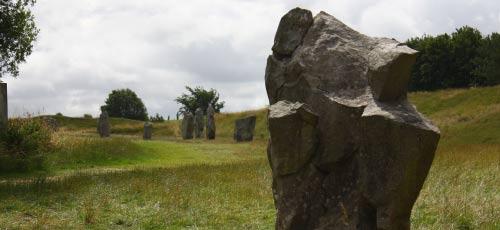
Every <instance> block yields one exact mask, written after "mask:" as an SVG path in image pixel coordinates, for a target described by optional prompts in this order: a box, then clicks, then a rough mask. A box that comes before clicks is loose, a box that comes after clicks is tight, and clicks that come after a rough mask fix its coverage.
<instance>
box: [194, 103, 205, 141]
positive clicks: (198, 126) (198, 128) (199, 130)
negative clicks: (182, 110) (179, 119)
mask: <svg viewBox="0 0 500 230" xmlns="http://www.w3.org/2000/svg"><path fill="white" fill-rule="evenodd" d="M194 114H195V115H194V133H195V137H196V138H202V136H203V128H204V127H203V126H205V124H204V123H205V122H204V121H203V110H202V109H201V108H197V109H196V112H195V113H194Z"/></svg>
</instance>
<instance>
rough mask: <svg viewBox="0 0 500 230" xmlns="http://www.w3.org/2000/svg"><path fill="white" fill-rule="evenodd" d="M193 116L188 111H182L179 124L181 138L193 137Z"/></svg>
mask: <svg viewBox="0 0 500 230" xmlns="http://www.w3.org/2000/svg"><path fill="white" fill-rule="evenodd" d="M193 131H194V118H193V114H192V113H190V112H184V115H183V118H182V125H181V134H182V139H184V140H187V139H193Z"/></svg>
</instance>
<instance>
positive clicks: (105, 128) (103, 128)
mask: <svg viewBox="0 0 500 230" xmlns="http://www.w3.org/2000/svg"><path fill="white" fill-rule="evenodd" d="M110 130H111V125H110V124H109V115H108V112H106V111H103V112H102V113H101V115H100V116H99V124H98V126H97V131H98V132H99V136H101V137H109V134H110Z"/></svg>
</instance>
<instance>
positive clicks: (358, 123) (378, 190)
mask: <svg viewBox="0 0 500 230" xmlns="http://www.w3.org/2000/svg"><path fill="white" fill-rule="evenodd" d="M272 50H273V54H272V55H271V56H269V58H268V59H267V67H266V74H265V81H266V89H267V93H268V97H269V102H270V104H271V106H270V108H269V115H268V123H269V131H270V134H271V138H270V141H269V147H268V157H269V162H270V164H271V168H272V172H273V193H274V199H275V205H276V208H277V219H276V229H300V230H308V229H358V230H361V229H390V230H404V229H409V228H410V222H409V219H410V214H411V209H412V207H413V204H414V203H415V200H416V199H417V197H418V195H419V192H420V190H421V188H422V185H423V183H424V180H425V178H426V176H427V173H428V171H429V168H430V166H431V163H432V160H433V158H434V152H435V150H436V146H437V143H438V141H439V137H440V133H439V130H438V128H437V127H435V126H434V125H433V124H432V123H431V122H430V121H429V120H427V119H426V118H425V117H423V116H422V115H421V114H420V113H418V112H417V111H416V109H415V107H414V106H413V105H411V104H410V103H409V102H408V101H407V97H406V94H407V85H408V79H409V76H410V71H411V67H412V65H413V63H414V62H415V54H416V51H415V50H412V49H410V48H408V47H407V46H406V45H404V44H401V43H399V42H397V41H396V40H393V39H388V38H372V37H368V36H366V35H363V34H360V33H358V32H357V31H354V30H352V29H351V28H349V27H348V26H346V25H345V24H343V23H342V22H340V21H339V20H337V19H336V18H335V17H333V16H331V15H328V14H327V13H325V12H320V13H319V14H318V15H316V16H315V17H314V18H313V17H312V14H311V12H310V11H308V10H303V9H299V8H296V9H293V10H291V11H290V12H289V13H287V14H286V15H285V16H283V18H282V19H281V21H280V24H279V27H278V30H277V33H276V37H275V43H274V46H273V48H272Z"/></svg>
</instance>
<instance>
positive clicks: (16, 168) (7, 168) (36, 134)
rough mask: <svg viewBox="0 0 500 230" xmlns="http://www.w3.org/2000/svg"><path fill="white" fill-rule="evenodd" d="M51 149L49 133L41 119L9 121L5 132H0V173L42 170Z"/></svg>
mask: <svg viewBox="0 0 500 230" xmlns="http://www.w3.org/2000/svg"><path fill="white" fill-rule="evenodd" d="M51 147H52V144H51V131H50V129H49V127H48V126H47V125H46V124H45V123H44V122H43V120H42V119H39V118H15V119H9V126H8V128H7V130H5V131H4V132H0V172H27V171H33V170H40V169H43V163H44V159H45V157H46V153H47V152H48V151H50V149H51Z"/></svg>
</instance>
